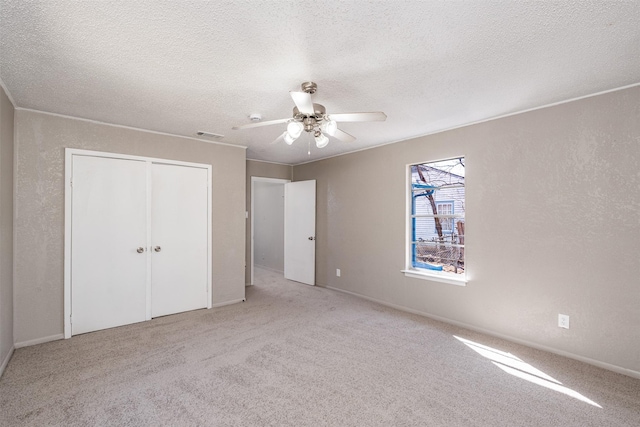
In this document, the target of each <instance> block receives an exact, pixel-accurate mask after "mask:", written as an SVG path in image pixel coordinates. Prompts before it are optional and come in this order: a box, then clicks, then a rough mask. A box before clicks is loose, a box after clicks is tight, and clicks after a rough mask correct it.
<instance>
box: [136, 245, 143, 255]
mask: <svg viewBox="0 0 640 427" xmlns="http://www.w3.org/2000/svg"><path fill="white" fill-rule="evenodd" d="M136 252H138V253H139V254H141V253H142V252H144V248H143V247H142V246H140V247H139V248H138V249H136Z"/></svg>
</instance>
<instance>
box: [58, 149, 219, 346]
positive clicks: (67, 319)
mask: <svg viewBox="0 0 640 427" xmlns="http://www.w3.org/2000/svg"><path fill="white" fill-rule="evenodd" d="M74 156H90V157H104V158H112V159H121V160H137V161H142V162H145V163H146V164H147V188H148V189H149V190H148V193H147V200H146V203H147V230H146V234H147V242H146V249H147V251H146V252H145V253H146V254H147V277H146V290H147V304H146V315H145V316H146V319H145V320H151V256H150V254H151V252H150V251H151V237H152V236H151V191H150V189H151V185H152V183H151V165H152V164H154V163H157V164H165V165H175V166H187V167H194V168H201V169H206V170H207V309H210V308H211V307H212V282H211V278H212V271H211V268H212V261H211V257H212V241H211V230H212V212H211V207H212V197H211V176H212V168H211V165H207V164H202V163H190V162H182V161H178V160H169V159H159V158H154V157H142V156H131V155H127V154H118V153H108V152H102V151H91V150H81V149H77V148H65V177H64V337H65V339H67V338H71V315H72V313H71V308H72V307H71V289H72V288H71V281H72V280H71V232H72V231H71V225H72V222H71V219H72V218H71V215H72V188H73V158H74Z"/></svg>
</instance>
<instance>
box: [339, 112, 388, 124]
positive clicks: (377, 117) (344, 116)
mask: <svg viewBox="0 0 640 427" xmlns="http://www.w3.org/2000/svg"><path fill="white" fill-rule="evenodd" d="M329 118H331V119H333V120H335V121H336V122H384V121H385V120H387V115H386V114H385V113H383V112H382V111H375V112H370V113H339V114H329Z"/></svg>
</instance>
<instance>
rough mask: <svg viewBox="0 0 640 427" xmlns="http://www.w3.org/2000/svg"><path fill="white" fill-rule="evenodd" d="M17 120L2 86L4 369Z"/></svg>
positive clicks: (0, 332)
mask: <svg viewBox="0 0 640 427" xmlns="http://www.w3.org/2000/svg"><path fill="white" fill-rule="evenodd" d="M13 119H14V108H13V104H11V101H10V100H9V98H8V97H7V95H6V94H5V92H4V89H3V88H2V87H0V367H1V366H3V363H4V362H6V361H7V356H9V354H10V352H11V349H12V348H13ZM0 372H1V369H0Z"/></svg>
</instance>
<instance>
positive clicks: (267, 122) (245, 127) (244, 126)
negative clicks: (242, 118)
mask: <svg viewBox="0 0 640 427" xmlns="http://www.w3.org/2000/svg"><path fill="white" fill-rule="evenodd" d="M289 120H291V119H278V120H268V121H266V122H258V123H247V124H246V125H240V126H234V127H233V128H232V129H235V130H238V129H249V128H257V127H260V126H269V125H276V124H278V123H286V122H288V121H289Z"/></svg>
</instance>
